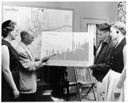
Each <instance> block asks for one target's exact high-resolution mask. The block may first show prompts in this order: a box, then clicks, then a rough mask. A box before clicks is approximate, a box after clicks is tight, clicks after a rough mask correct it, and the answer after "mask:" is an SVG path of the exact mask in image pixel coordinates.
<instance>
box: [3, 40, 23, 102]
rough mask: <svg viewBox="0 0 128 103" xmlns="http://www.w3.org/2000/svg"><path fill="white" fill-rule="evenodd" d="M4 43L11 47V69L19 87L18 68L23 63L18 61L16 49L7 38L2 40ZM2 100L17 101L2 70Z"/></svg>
mask: <svg viewBox="0 0 128 103" xmlns="http://www.w3.org/2000/svg"><path fill="white" fill-rule="evenodd" d="M2 45H6V46H7V47H8V49H9V55H10V70H11V72H12V75H13V79H14V81H15V83H16V85H17V88H19V72H18V70H19V69H20V68H21V67H22V66H21V64H20V63H19V61H18V54H17V52H16V51H15V49H14V48H13V47H12V46H11V44H10V43H9V42H7V41H5V40H2ZM1 91H2V101H15V100H14V99H13V98H14V95H13V90H12V88H11V87H10V86H9V84H8V83H7V82H6V80H5V77H4V76H3V72H2V88H1Z"/></svg>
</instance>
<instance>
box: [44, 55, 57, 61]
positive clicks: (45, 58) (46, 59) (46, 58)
mask: <svg viewBox="0 0 128 103" xmlns="http://www.w3.org/2000/svg"><path fill="white" fill-rule="evenodd" d="M55 55H56V54H53V55H51V56H48V57H44V58H43V59H42V62H47V61H48V60H49V59H50V58H51V57H53V56H55Z"/></svg>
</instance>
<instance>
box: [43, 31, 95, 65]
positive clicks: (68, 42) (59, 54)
mask: <svg viewBox="0 0 128 103" xmlns="http://www.w3.org/2000/svg"><path fill="white" fill-rule="evenodd" d="M41 54H42V56H41V57H45V56H50V55H53V54H56V55H54V56H52V57H51V58H50V60H49V61H48V63H47V65H54V66H79V67H86V66H90V65H92V64H93V33H91V32H43V33H42V52H41Z"/></svg>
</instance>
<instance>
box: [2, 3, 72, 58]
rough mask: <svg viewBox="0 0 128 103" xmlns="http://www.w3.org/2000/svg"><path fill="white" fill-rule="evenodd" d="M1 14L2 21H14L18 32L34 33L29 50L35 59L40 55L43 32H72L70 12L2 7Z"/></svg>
mask: <svg viewBox="0 0 128 103" xmlns="http://www.w3.org/2000/svg"><path fill="white" fill-rule="evenodd" d="M2 14H3V18H2V21H5V20H8V19H11V20H14V21H16V22H17V24H18V25H19V29H20V30H31V31H32V32H33V33H34V36H35V40H34V42H33V43H32V45H31V47H32V48H31V50H32V52H33V53H34V54H35V56H36V57H40V55H41V47H42V40H41V35H42V32H43V31H54V32H72V16H73V11H72V10H59V9H47V8H34V7H22V6H10V5H3V12H2ZM17 41H18V40H17ZM17 41H16V42H17ZM15 44H16V43H15Z"/></svg>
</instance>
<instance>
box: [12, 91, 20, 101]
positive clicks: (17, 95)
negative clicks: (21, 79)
mask: <svg viewBox="0 0 128 103" xmlns="http://www.w3.org/2000/svg"><path fill="white" fill-rule="evenodd" d="M13 94H14V98H15V99H17V98H18V97H19V96H20V93H19V91H18V90H17V89H15V90H14V91H13Z"/></svg>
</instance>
